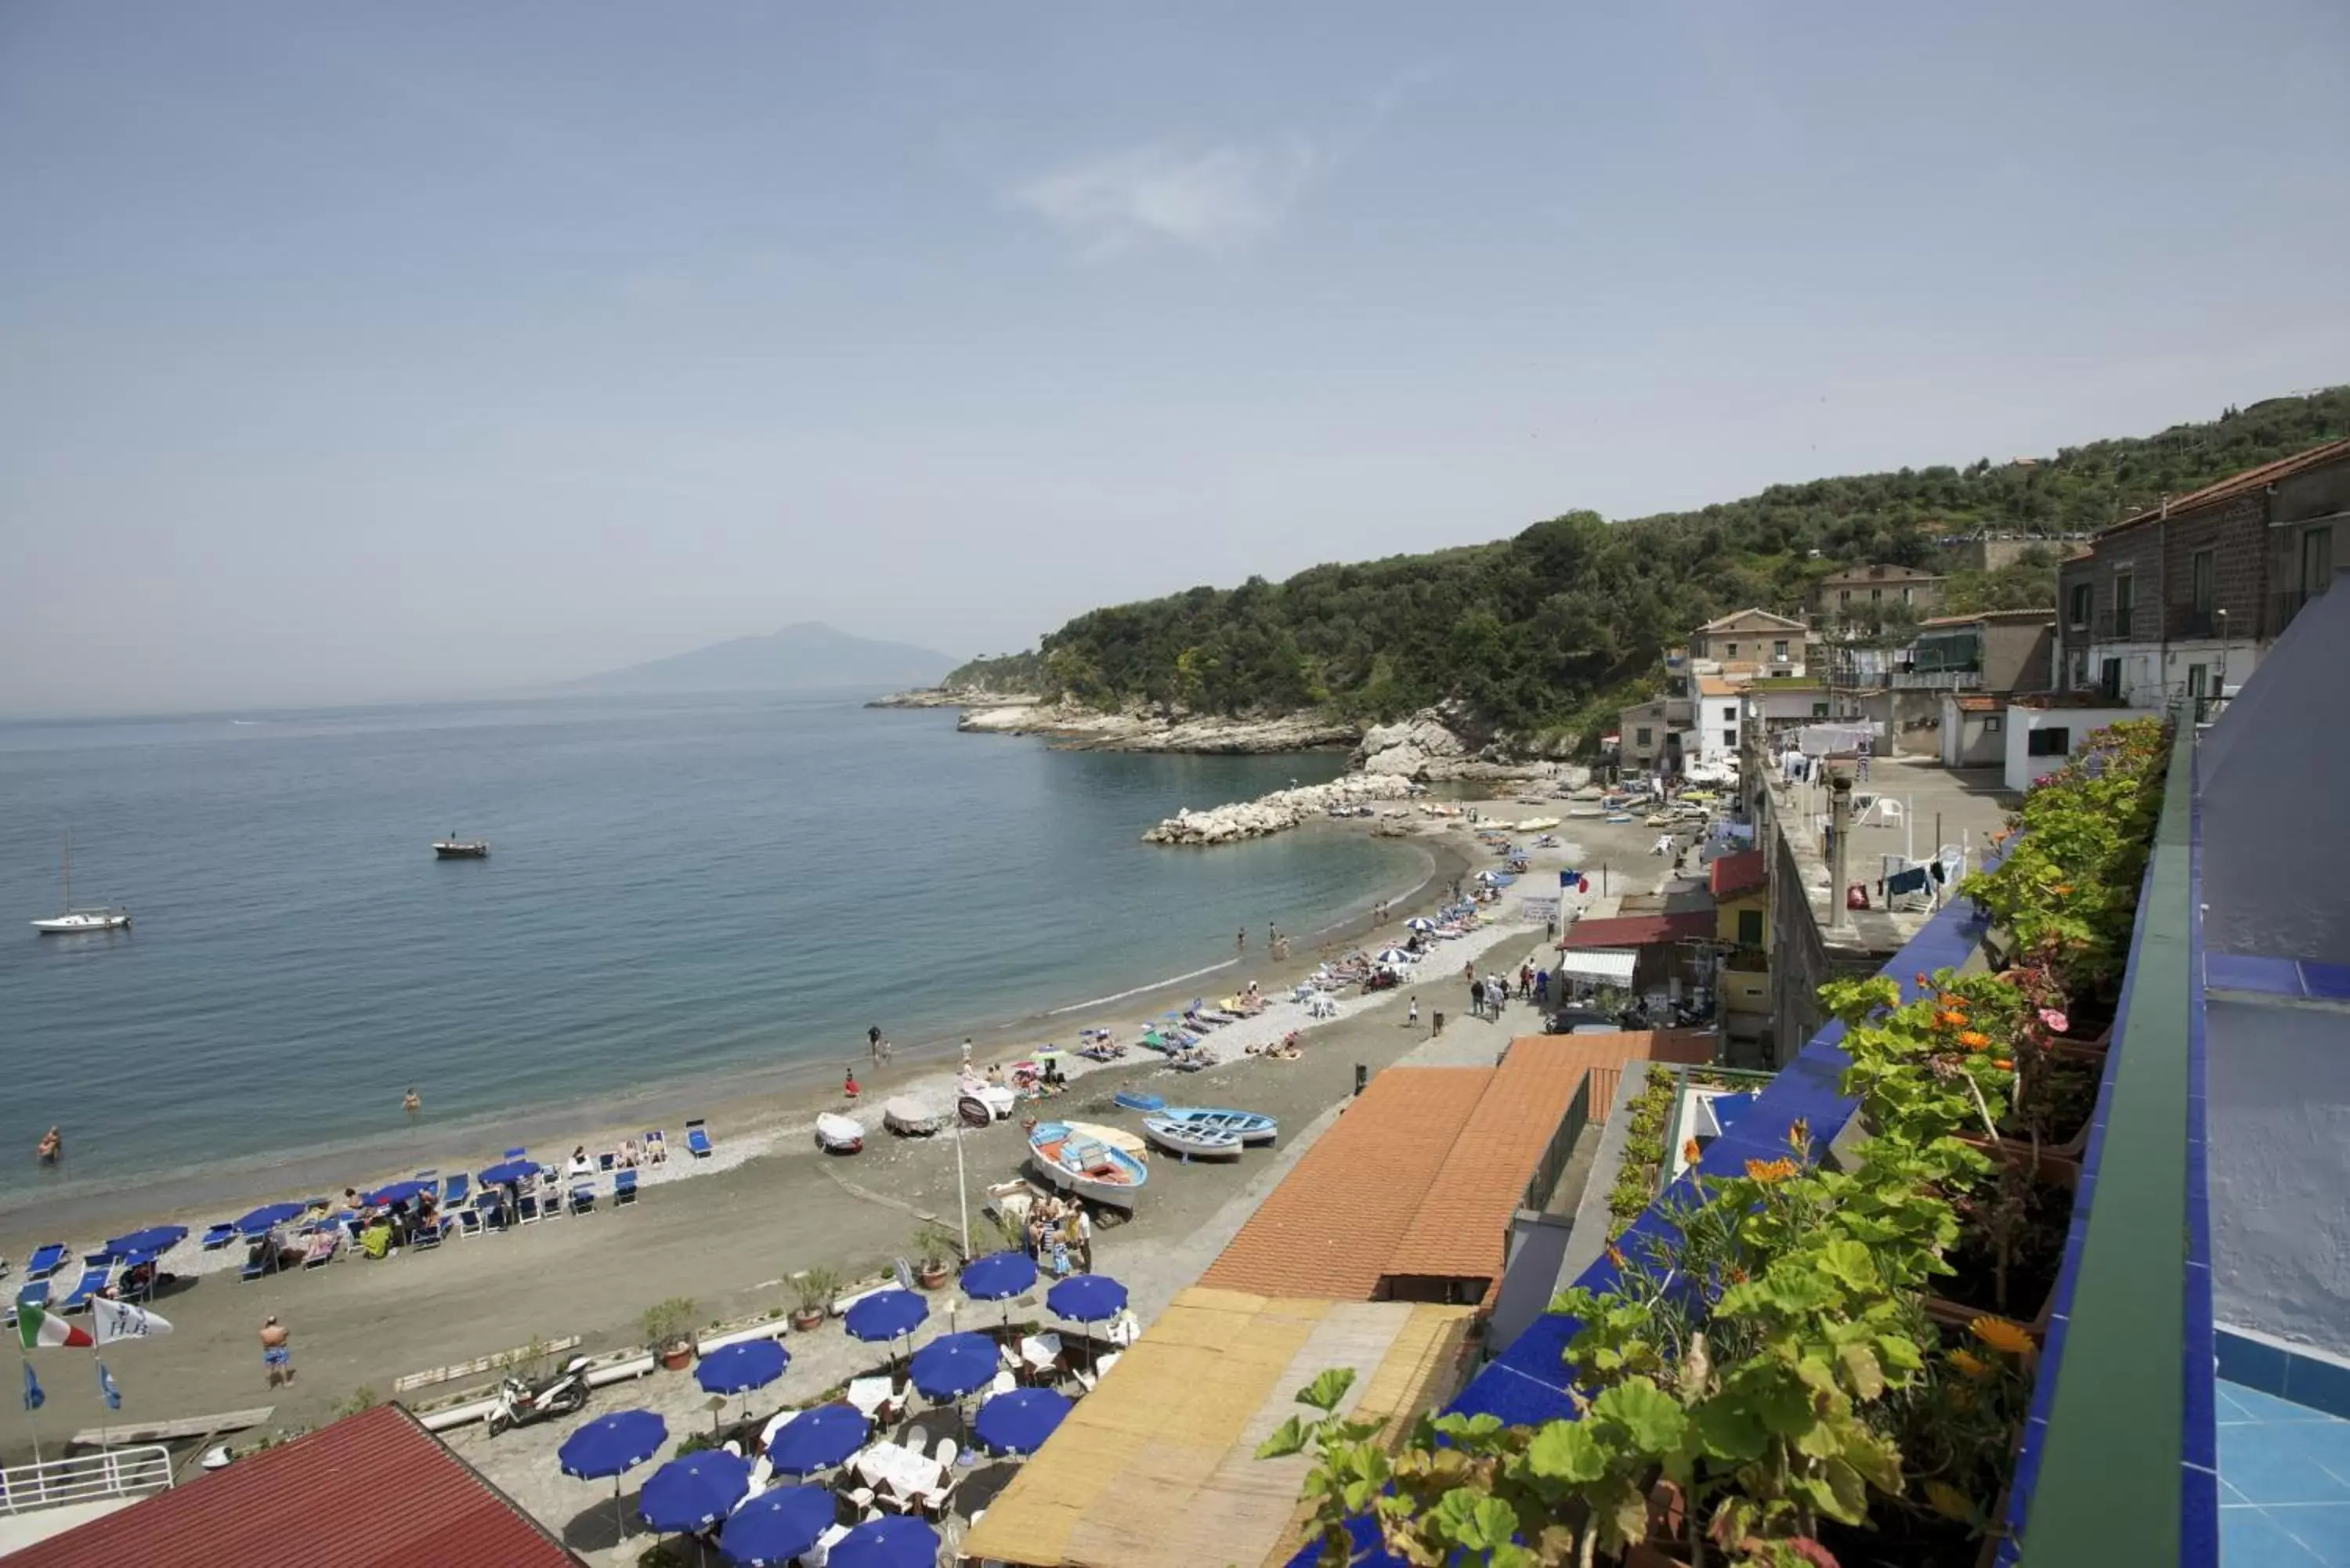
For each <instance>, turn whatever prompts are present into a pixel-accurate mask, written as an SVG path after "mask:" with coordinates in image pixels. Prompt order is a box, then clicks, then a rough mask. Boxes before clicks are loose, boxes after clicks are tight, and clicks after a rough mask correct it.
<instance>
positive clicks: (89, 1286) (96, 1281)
mask: <svg viewBox="0 0 2350 1568" xmlns="http://www.w3.org/2000/svg"><path fill="white" fill-rule="evenodd" d="M113 1274H114V1265H113V1263H111V1262H104V1263H85V1264H83V1265H82V1271H81V1278H80V1279H78V1280H77V1281H75V1282H74V1288H73V1289H72V1290H70V1291H68V1292H67V1293H66V1299H65V1300H63V1301H61V1302H59V1303H57V1310H58V1311H59V1312H69V1313H70V1312H87V1311H88V1310H89V1298H90V1297H92V1296H94V1295H96V1294H98V1293H99V1292H100V1291H102V1290H104V1289H105V1288H106V1282H107V1281H108V1280H109V1279H110V1278H112V1277H113Z"/></svg>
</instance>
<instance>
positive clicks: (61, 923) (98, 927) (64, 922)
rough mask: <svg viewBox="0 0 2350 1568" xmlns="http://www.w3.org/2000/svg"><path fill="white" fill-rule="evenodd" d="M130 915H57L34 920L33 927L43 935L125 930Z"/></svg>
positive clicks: (127, 927) (62, 935) (60, 935)
mask: <svg viewBox="0 0 2350 1568" xmlns="http://www.w3.org/2000/svg"><path fill="white" fill-rule="evenodd" d="M33 929H35V930H36V931H38V932H40V933H41V935H43V936H45V937H70V936H74V935H77V934H78V933H80V932H83V931H127V930H129V929H130V916H129V915H120V914H111V913H108V914H94V915H93V914H70V915H58V916H57V917H55V918H54V919H47V920H35V921H34V922H33Z"/></svg>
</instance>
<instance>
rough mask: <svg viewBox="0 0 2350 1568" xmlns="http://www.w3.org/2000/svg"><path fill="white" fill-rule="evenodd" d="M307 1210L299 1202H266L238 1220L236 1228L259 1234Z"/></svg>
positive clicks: (241, 1231)
mask: <svg viewBox="0 0 2350 1568" xmlns="http://www.w3.org/2000/svg"><path fill="white" fill-rule="evenodd" d="M307 1212H308V1210H306V1209H304V1208H303V1206H302V1205H301V1204H299V1203H265V1204H263V1205H262V1206H261V1207H260V1208H258V1209H256V1210H254V1211H253V1212H252V1213H250V1214H247V1215H244V1216H243V1217H242V1218H240V1219H239V1220H237V1222H236V1228H237V1230H238V1231H239V1232H240V1233H242V1234H244V1235H247V1236H258V1235H260V1234H261V1233H262V1232H263V1231H266V1230H269V1229H270V1228H271V1227H272V1226H276V1225H283V1224H285V1223H286V1221H287V1220H292V1219H296V1218H297V1217H299V1216H300V1215H303V1214H305V1213H307Z"/></svg>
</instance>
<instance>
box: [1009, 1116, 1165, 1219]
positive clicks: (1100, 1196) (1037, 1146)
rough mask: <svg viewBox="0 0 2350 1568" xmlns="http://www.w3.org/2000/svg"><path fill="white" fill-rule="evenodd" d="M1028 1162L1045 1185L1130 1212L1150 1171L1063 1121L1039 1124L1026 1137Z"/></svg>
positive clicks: (1136, 1161)
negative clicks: (1078, 1131)
mask: <svg viewBox="0 0 2350 1568" xmlns="http://www.w3.org/2000/svg"><path fill="white" fill-rule="evenodd" d="M1028 1158H1029V1163H1030V1164H1031V1165H1033V1166H1035V1168H1036V1174H1037V1175H1038V1176H1039V1177H1041V1178H1043V1179H1044V1180H1045V1182H1046V1184H1048V1185H1050V1186H1053V1187H1056V1188H1058V1189H1061V1190H1062V1191H1064V1192H1067V1193H1072V1194H1074V1195H1076V1197H1079V1198H1086V1199H1092V1200H1093V1201H1094V1202H1096V1203H1100V1204H1104V1205H1106V1206H1107V1207H1109V1208H1112V1209H1119V1210H1126V1211H1128V1212H1129V1213H1130V1212H1132V1211H1133V1209H1134V1200H1135V1199H1137V1198H1139V1197H1140V1196H1141V1193H1142V1185H1143V1183H1144V1182H1146V1181H1149V1179H1150V1168H1149V1167H1148V1166H1146V1165H1144V1164H1143V1163H1142V1161H1140V1160H1139V1159H1137V1158H1135V1157H1134V1156H1132V1155H1130V1154H1128V1153H1127V1152H1126V1151H1125V1150H1124V1149H1122V1148H1116V1147H1112V1146H1110V1145H1108V1144H1106V1143H1104V1142H1102V1141H1101V1139H1099V1138H1093V1137H1085V1136H1083V1135H1082V1134H1079V1133H1076V1132H1075V1131H1073V1130H1071V1128H1070V1127H1069V1124H1068V1123H1066V1122H1038V1123H1037V1124H1036V1128H1035V1131H1034V1132H1032V1133H1030V1134H1029V1135H1028Z"/></svg>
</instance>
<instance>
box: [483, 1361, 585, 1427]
mask: <svg viewBox="0 0 2350 1568" xmlns="http://www.w3.org/2000/svg"><path fill="white" fill-rule="evenodd" d="M586 1405H587V1357H586V1356H584V1355H575V1356H573V1357H572V1358H571V1359H570V1360H569V1361H568V1362H567V1363H566V1364H565V1365H564V1368H563V1370H562V1371H560V1372H558V1373H556V1375H555V1376H552V1377H546V1378H541V1379H540V1380H539V1381H537V1382H536V1383H525V1382H524V1381H523V1380H522V1379H521V1378H519V1377H509V1378H507V1379H506V1380H505V1381H504V1382H503V1383H501V1384H499V1385H498V1402H497V1404H496V1405H495V1406H494V1407H492V1408H491V1410H490V1422H489V1425H490V1436H491V1437H493V1438H494V1437H496V1436H497V1435H498V1434H499V1433H501V1432H503V1431H504V1430H505V1429H506V1428H509V1427H527V1426H529V1425H530V1424H531V1423H532V1422H534V1421H545V1420H549V1419H552V1418H553V1417H556V1416H568V1415H570V1414H572V1413H573V1412H574V1411H577V1410H578V1409H580V1408H582V1407H585V1406H586Z"/></svg>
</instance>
